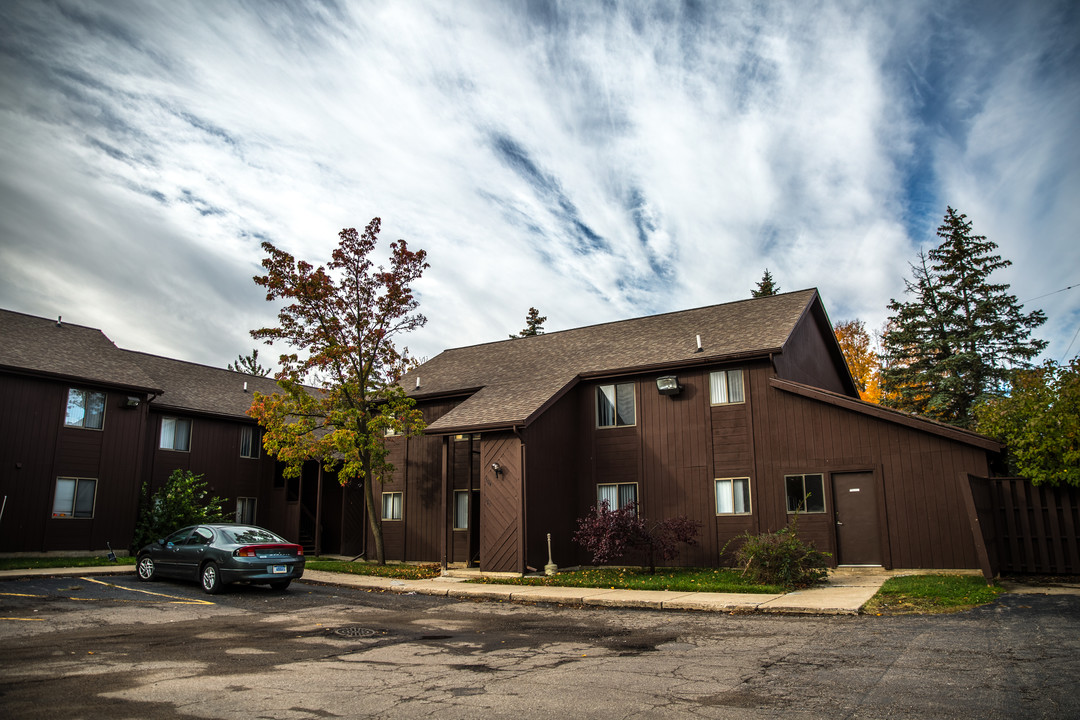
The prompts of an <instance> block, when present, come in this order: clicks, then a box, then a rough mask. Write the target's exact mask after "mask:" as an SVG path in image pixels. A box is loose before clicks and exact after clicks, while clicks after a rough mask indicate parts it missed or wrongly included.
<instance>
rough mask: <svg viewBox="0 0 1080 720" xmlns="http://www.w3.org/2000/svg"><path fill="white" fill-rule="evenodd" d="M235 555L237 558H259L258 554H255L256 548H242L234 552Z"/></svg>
mask: <svg viewBox="0 0 1080 720" xmlns="http://www.w3.org/2000/svg"><path fill="white" fill-rule="evenodd" d="M233 555H235V556H236V557H256V556H257V555H256V553H255V548H253V547H242V548H240V549H239V550H236V551H235V552H233Z"/></svg>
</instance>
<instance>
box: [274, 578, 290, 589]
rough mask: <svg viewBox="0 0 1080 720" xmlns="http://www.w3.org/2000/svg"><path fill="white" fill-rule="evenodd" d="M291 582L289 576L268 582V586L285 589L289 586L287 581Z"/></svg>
mask: <svg viewBox="0 0 1080 720" xmlns="http://www.w3.org/2000/svg"><path fill="white" fill-rule="evenodd" d="M291 582H292V578H289V579H288V580H275V581H274V582H272V583H270V587H271V588H272V589H274V590H287V589H288V587H289V583H291Z"/></svg>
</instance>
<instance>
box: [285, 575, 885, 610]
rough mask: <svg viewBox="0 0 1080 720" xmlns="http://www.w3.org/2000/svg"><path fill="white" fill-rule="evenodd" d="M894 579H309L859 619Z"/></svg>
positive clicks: (457, 593)
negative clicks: (610, 583)
mask: <svg viewBox="0 0 1080 720" xmlns="http://www.w3.org/2000/svg"><path fill="white" fill-rule="evenodd" d="M889 577H890V573H888V572H887V571H884V570H877V569H874V570H868V571H859V572H852V571H842V572H840V573H833V574H831V575H830V577H829V580H828V581H827V582H825V583H824V584H822V585H820V586H819V587H815V588H811V589H808V590H796V591H794V592H790V593H781V594H771V593H770V594H763V593H711V592H678V591H668V590H616V589H612V588H577V587H537V586H529V585H497V584H478V583H470V582H468V580H467V579H466V578H462V577H446V576H444V577H438V578H433V579H431V580H390V579H388V578H378V577H371V576H366V575H349V574H346V573H329V572H320V571H318V570H309V571H307V572H305V573H304V579H305V580H310V581H312V582H318V583H327V584H332V585H346V586H350V587H361V588H371V589H378V590H388V591H390V592H401V593H410V592H412V593H417V594H419V595H437V596H441V597H458V598H470V599H481V600H503V601H510V602H547V603H563V604H567V605H598V606H605V607H632V608H650V609H653V610H701V611H707V612H774V613H806V614H816V615H857V614H858V613H859V610H860V609H861V608H862V606H863V605H865V604H866V602H867V601H868V600H869V599H870V598H872V597H873V596H874V593H876V592H877V591H878V589H879V588H880V587H881V584H882V583H884V582H885V580H887V579H888V578H889Z"/></svg>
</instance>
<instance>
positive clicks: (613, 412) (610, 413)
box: [596, 383, 635, 428]
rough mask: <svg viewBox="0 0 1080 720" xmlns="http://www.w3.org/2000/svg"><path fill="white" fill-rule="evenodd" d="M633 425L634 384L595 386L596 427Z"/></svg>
mask: <svg viewBox="0 0 1080 720" xmlns="http://www.w3.org/2000/svg"><path fill="white" fill-rule="evenodd" d="M634 423H635V420H634V383H618V384H614V385H599V386H597V388H596V427H602V428H605V427H621V426H624V425H633V424H634Z"/></svg>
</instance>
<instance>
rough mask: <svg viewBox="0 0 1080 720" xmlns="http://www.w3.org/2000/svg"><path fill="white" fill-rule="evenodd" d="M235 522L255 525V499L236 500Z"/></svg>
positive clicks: (243, 498) (241, 498) (242, 498)
mask: <svg viewBox="0 0 1080 720" xmlns="http://www.w3.org/2000/svg"><path fill="white" fill-rule="evenodd" d="M236 522H238V523H242V524H244V525H254V524H255V498H253V497H238V498H236Z"/></svg>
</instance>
